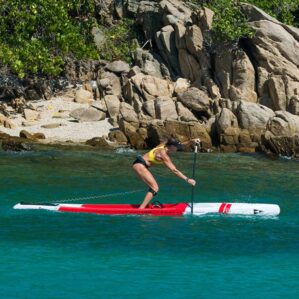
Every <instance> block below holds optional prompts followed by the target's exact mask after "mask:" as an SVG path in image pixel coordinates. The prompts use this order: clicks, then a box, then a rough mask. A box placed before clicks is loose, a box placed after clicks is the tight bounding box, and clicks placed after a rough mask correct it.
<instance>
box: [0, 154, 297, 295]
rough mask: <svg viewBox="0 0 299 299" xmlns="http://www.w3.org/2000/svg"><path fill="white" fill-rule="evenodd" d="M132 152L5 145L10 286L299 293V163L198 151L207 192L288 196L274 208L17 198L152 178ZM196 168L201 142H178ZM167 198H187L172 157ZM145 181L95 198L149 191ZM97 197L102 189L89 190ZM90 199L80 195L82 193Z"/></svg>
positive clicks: (52, 291) (59, 291)
mask: <svg viewBox="0 0 299 299" xmlns="http://www.w3.org/2000/svg"><path fill="white" fill-rule="evenodd" d="M134 156H135V153H132V152H128V153H126V152H118V153H117V152H109V151H108V152H62V151H43V152H37V153H21V154H20V153H18V154H15V153H0V167H1V174H0V186H1V191H2V192H1V195H0V200H1V209H0V227H1V230H0V256H1V267H0V298H30V299H31V298H51V299H52V298H72V299H75V298H132V297H133V298H161V297H162V298H242V299H244V298H298V295H299V284H298V279H299V272H298V267H299V237H298V232H299V220H298V219H299V217H298V214H299V195H298V191H299V190H298V188H299V187H298V175H299V164H298V162H295V161H289V160H283V159H280V160H277V161H272V160H269V159H267V158H265V157H263V156H259V155H254V156H248V155H214V154H199V155H198V167H197V169H196V176H197V180H198V187H197V188H196V194H195V197H196V200H195V201H197V202H199V201H206V202H207V201H208V202H213V201H239V202H264V203H277V204H279V205H280V207H281V215H280V216H279V217H273V218H259V217H231V216H228V215H224V216H205V217H197V218H195V217H193V218H192V217H188V218H183V217H182V218H180V217H177V218H175V217H174V218H168V217H165V218H164V217H147V216H143V217H142V216H140V217H139V216H99V215H84V214H72V213H55V212H49V211H34V210H28V211H27V210H13V209H12V206H13V205H14V204H15V203H17V202H19V201H31V202H48V201H55V200H56V201H59V200H65V199H68V198H74V197H85V196H92V195H98V194H109V193H115V192H126V191H134V190H144V189H145V188H144V186H143V184H142V183H141V182H140V181H138V180H136V178H135V175H134V173H133V172H132V171H131V169H130V168H131V163H132V160H133V158H134ZM173 160H174V161H175V163H176V165H177V167H178V168H179V169H180V170H182V171H183V172H185V174H186V175H189V176H190V175H191V172H192V161H193V156H192V154H183V153H182V154H176V155H175V156H174V157H173ZM153 172H154V174H155V176H156V178H157V180H158V182H159V184H160V192H159V195H158V199H159V200H161V201H163V202H178V201H188V200H189V199H190V194H191V190H190V186H189V185H187V184H186V183H185V182H184V181H182V180H179V179H177V178H176V177H174V176H173V175H172V174H171V173H170V172H169V171H167V170H166V169H165V168H163V167H156V168H155V169H153ZM142 196H143V193H142V192H139V193H138V192H137V193H132V194H127V195H123V196H117V197H107V198H102V199H99V200H97V201H96V202H99V203H104V202H106V203H107V202H126V203H129V202H130V203H139V202H140V201H141V199H142ZM89 202H95V201H92V200H91V201H89ZM78 203H79V202H78Z"/></svg>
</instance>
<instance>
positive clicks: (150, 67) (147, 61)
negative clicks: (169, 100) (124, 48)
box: [133, 48, 162, 78]
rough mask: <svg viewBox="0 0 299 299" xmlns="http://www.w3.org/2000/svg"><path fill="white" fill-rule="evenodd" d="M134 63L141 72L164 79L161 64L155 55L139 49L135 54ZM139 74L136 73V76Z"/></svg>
mask: <svg viewBox="0 0 299 299" xmlns="http://www.w3.org/2000/svg"><path fill="white" fill-rule="evenodd" d="M134 61H135V64H136V65H137V66H138V67H139V68H140V71H139V72H141V71H142V72H143V73H144V74H146V75H150V76H153V77H158V78H162V74H161V68H160V63H159V61H158V60H157V59H156V58H154V56H153V54H151V53H149V52H148V51H145V50H143V49H141V48H137V49H136V51H135V52H134ZM133 71H134V69H133ZM137 73H138V72H136V74H137Z"/></svg>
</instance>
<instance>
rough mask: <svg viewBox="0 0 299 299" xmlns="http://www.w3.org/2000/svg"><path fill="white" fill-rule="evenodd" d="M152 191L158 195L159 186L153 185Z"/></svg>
mask: <svg viewBox="0 0 299 299" xmlns="http://www.w3.org/2000/svg"><path fill="white" fill-rule="evenodd" d="M150 189H151V190H153V191H154V192H155V193H158V191H159V186H158V184H153V185H152V186H150Z"/></svg>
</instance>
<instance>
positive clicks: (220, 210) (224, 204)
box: [218, 203, 226, 213]
mask: <svg viewBox="0 0 299 299" xmlns="http://www.w3.org/2000/svg"><path fill="white" fill-rule="evenodd" d="M225 206H226V203H222V204H221V205H220V207H219V211H218V212H219V213H224V208H225Z"/></svg>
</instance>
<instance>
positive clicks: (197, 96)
mask: <svg viewBox="0 0 299 299" xmlns="http://www.w3.org/2000/svg"><path fill="white" fill-rule="evenodd" d="M178 100H179V101H181V102H182V103H183V104H184V105H185V106H186V107H188V108H189V109H192V110H194V111H200V112H206V113H208V114H210V113H211V111H210V108H211V103H212V99H211V98H210V97H209V96H208V95H207V93H206V92H205V91H203V90H201V89H198V88H196V87H191V88H189V89H188V90H186V91H185V92H182V93H178Z"/></svg>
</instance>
